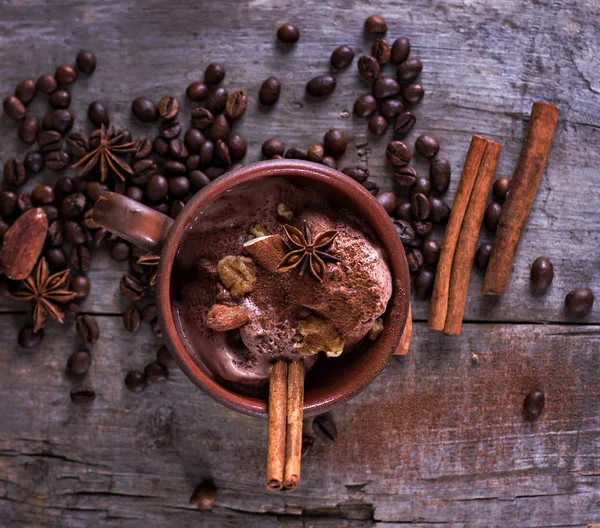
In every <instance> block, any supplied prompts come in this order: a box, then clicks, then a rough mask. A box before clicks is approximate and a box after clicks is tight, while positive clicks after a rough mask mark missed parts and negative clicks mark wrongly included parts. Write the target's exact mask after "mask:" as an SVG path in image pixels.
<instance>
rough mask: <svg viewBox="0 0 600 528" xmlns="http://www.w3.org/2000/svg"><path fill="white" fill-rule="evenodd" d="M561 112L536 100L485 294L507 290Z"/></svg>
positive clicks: (491, 257) (488, 272) (499, 233)
mask: <svg viewBox="0 0 600 528" xmlns="http://www.w3.org/2000/svg"><path fill="white" fill-rule="evenodd" d="M558 114H559V109H558V107H556V106H554V105H551V104H548V103H539V102H538V103H533V108H532V109H531V117H530V119H529V125H528V127H527V134H526V135H525V141H524V143H523V148H522V149H521V154H520V156H519V162H518V163H517V168H516V169H515V172H514V174H513V178H512V181H511V182H510V191H509V193H508V196H507V197H506V202H505V204H504V207H503V208H502V214H501V215H500V221H499V223H498V230H497V232H496V240H495V241H494V246H493V249H492V254H491V256H490V261H489V264H488V268H487V273H486V275H485V280H484V282H483V289H482V292H483V293H485V294H492V295H501V294H503V293H504V292H505V291H506V286H507V285H508V279H509V277H510V272H511V270H512V263H513V259H514V256H515V251H516V249H517V244H518V243H519V239H520V238H521V233H522V232H523V228H524V227H525V222H526V221H527V217H528V215H529V211H530V209H531V206H532V204H533V200H534V198H535V195H536V193H537V189H538V186H539V184H540V181H541V179H542V173H543V172H544V167H545V165H546V161H547V160H548V154H549V152H550V146H551V145H552V137H553V136H554V129H555V128H556V123H557V122H558Z"/></svg>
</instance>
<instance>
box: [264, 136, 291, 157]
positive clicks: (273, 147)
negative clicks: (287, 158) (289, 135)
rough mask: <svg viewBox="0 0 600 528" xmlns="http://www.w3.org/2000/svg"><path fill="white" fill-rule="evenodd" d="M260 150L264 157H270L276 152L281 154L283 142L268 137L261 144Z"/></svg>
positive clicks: (283, 146) (283, 149) (283, 147)
mask: <svg viewBox="0 0 600 528" xmlns="http://www.w3.org/2000/svg"><path fill="white" fill-rule="evenodd" d="M261 151H262V154H263V156H264V157H265V158H272V157H273V156H275V155H276V154H279V155H280V156H283V153H284V152H285V144H284V143H283V141H279V140H278V139H275V138H269V139H267V140H266V141H265V142H264V143H263V144H262V147H261Z"/></svg>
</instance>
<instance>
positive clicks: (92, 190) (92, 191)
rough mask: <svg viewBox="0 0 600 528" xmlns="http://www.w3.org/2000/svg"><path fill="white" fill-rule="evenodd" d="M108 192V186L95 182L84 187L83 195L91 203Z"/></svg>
mask: <svg viewBox="0 0 600 528" xmlns="http://www.w3.org/2000/svg"><path fill="white" fill-rule="evenodd" d="M108 190H109V189H108V186H106V185H105V184H104V183H100V182H97V181H90V182H87V184H86V186H85V194H86V196H87V197H88V198H89V199H90V200H91V201H92V202H95V201H96V200H98V199H99V198H100V196H102V195H103V194H104V193H105V192H107V191H108Z"/></svg>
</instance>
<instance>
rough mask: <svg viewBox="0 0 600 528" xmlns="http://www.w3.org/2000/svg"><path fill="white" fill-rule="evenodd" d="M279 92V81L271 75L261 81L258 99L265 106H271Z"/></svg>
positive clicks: (277, 97) (277, 98)
mask: <svg viewBox="0 0 600 528" xmlns="http://www.w3.org/2000/svg"><path fill="white" fill-rule="evenodd" d="M280 93H281V83H280V82H279V79H278V78H277V77H274V76H271V77H268V78H267V79H265V80H264V81H263V83H262V84H261V86H260V90H259V92H258V99H259V101H260V102H261V103H262V104H263V105H265V106H273V105H274V104H275V103H276V102H277V101H278V100H279V95H280Z"/></svg>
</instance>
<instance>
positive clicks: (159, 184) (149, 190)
mask: <svg viewBox="0 0 600 528" xmlns="http://www.w3.org/2000/svg"><path fill="white" fill-rule="evenodd" d="M168 192H169V184H168V182H167V179H166V178H165V177H164V176H161V175H160V174H154V175H153V176H152V177H151V178H150V180H149V181H148V186H147V187H146V196H147V197H148V199H149V200H150V201H152V202H160V201H161V200H164V199H165V198H166V197H167V194H168Z"/></svg>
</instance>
